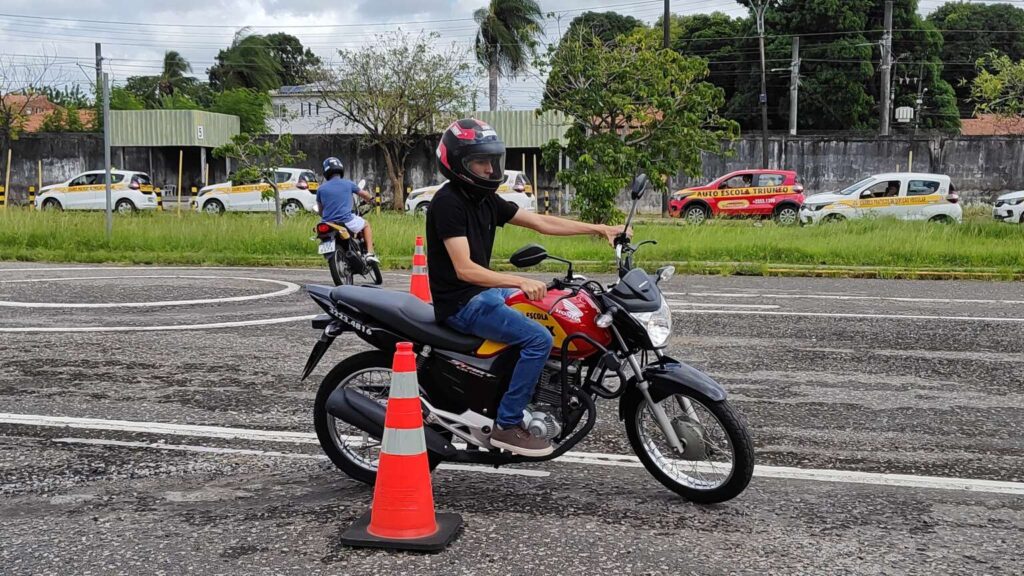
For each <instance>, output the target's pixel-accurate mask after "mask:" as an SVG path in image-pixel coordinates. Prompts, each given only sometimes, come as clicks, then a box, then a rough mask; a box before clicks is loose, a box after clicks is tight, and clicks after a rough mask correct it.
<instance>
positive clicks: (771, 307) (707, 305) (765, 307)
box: [668, 300, 781, 310]
mask: <svg viewBox="0 0 1024 576" xmlns="http://www.w3.org/2000/svg"><path fill="white" fill-rule="evenodd" d="M668 303H669V304H671V305H672V306H691V307H693V308H722V307H723V306H725V307H728V308H729V309H733V308H737V309H752V310H777V309H779V308H781V306H779V305H778V304H719V303H714V304H710V303H707V302H685V301H683V300H668Z"/></svg>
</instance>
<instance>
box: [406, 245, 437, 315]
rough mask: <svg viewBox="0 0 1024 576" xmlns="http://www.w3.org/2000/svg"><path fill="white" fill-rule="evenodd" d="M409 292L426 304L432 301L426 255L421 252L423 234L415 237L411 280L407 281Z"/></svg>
mask: <svg viewBox="0 0 1024 576" xmlns="http://www.w3.org/2000/svg"><path fill="white" fill-rule="evenodd" d="M409 294H412V295H413V296H415V297H417V298H419V299H420V300H423V301H424V302H426V303H427V304H429V303H430V302H431V301H432V297H431V296H430V280H429V279H428V278H427V255H426V254H424V253H423V236H417V237H416V252H414V253H413V255H412V280H411V281H410V283H409Z"/></svg>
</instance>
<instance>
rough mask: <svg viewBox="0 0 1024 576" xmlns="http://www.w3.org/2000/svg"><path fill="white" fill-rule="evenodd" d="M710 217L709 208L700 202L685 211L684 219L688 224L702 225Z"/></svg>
mask: <svg viewBox="0 0 1024 576" xmlns="http://www.w3.org/2000/svg"><path fill="white" fill-rule="evenodd" d="M708 218H711V214H710V212H709V211H708V209H707V208H706V207H704V206H701V205H700V204H697V205H695V206H689V207H687V208H686V210H685V211H684V212H683V220H685V221H686V223H687V224H695V225H700V224H703V223H705V222H707V220H708Z"/></svg>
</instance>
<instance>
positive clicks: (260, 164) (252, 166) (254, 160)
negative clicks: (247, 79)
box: [213, 133, 306, 226]
mask: <svg viewBox="0 0 1024 576" xmlns="http://www.w3.org/2000/svg"><path fill="white" fill-rule="evenodd" d="M213 155H214V156H215V157H217V158H233V159H235V161H236V162H237V165H238V168H237V169H236V170H235V176H234V179H235V180H237V181H241V182H262V183H264V184H267V185H268V187H269V188H268V189H266V190H264V191H263V199H264V200H266V199H267V198H270V197H271V196H273V198H274V213H275V221H276V222H277V225H278V226H280V225H281V193H280V191H279V190H278V189H277V179H276V178H275V177H274V173H275V172H276V171H277V169H278V168H280V167H282V166H292V165H295V164H296V163H298V162H301V161H303V160H305V159H306V154H305V153H303V152H302V151H297V152H292V135H291V134H282V135H280V136H278V137H277V138H273V139H261V138H260V137H258V136H255V135H253V134H247V133H242V134H238V135H237V136H235V137H234V138H232V139H231V142H230V143H228V144H224V145H223V146H220V147H218V148H215V149H214V151H213Z"/></svg>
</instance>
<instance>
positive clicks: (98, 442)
mask: <svg viewBox="0 0 1024 576" xmlns="http://www.w3.org/2000/svg"><path fill="white" fill-rule="evenodd" d="M53 441H54V442H59V443H61V444H89V445H92V446H117V447H121V448H149V449H155V450H172V451H179V452H199V453H205V454H228V455H243V456H262V457H272V458H291V459H295V460H327V459H328V458H327V456H324V455H322V454H295V453H288V452H274V451H270V450H246V449H243V448H221V447H219V446H195V445H191V444H164V443H162V442H125V441H122V440H103V439H98V438H54V439H53ZM438 468H440V469H441V470H452V471H455V472H479V473H481V474H503V475H506V476H528V477H531V478H547V477H548V476H550V475H551V473H550V472H545V471H543V470H524V469H522V468H493V467H490V466H471V465H468V464H441V465H440V466H438Z"/></svg>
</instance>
